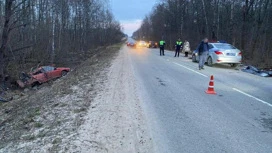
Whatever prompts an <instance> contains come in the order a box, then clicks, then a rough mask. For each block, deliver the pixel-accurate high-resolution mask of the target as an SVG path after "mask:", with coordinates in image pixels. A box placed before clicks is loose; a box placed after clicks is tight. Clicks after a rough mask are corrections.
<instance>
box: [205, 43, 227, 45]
mask: <svg viewBox="0 0 272 153" xmlns="http://www.w3.org/2000/svg"><path fill="white" fill-rule="evenodd" d="M209 44H212V45H219V44H226V45H231V44H228V43H209Z"/></svg>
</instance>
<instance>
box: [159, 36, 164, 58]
mask: <svg viewBox="0 0 272 153" xmlns="http://www.w3.org/2000/svg"><path fill="white" fill-rule="evenodd" d="M164 46H165V41H164V40H161V41H160V56H164Z"/></svg>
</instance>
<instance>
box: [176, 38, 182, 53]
mask: <svg viewBox="0 0 272 153" xmlns="http://www.w3.org/2000/svg"><path fill="white" fill-rule="evenodd" d="M181 48H182V41H181V40H180V39H178V40H177V42H176V53H175V57H177V56H178V57H179V53H180V50H181Z"/></svg>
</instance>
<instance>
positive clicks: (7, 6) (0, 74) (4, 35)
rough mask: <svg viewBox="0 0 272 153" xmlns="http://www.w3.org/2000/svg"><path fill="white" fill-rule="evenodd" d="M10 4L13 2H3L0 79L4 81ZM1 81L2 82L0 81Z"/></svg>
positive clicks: (9, 0)
mask: <svg viewBox="0 0 272 153" xmlns="http://www.w3.org/2000/svg"><path fill="white" fill-rule="evenodd" d="M12 3H13V0H6V1H5V22H4V28H3V31H2V44H1V47H0V79H4V70H5V65H6V63H5V58H4V55H5V50H6V48H7V45H8V40H9V23H10V18H11V14H12V10H11V7H12ZM1 81H2V80H1Z"/></svg>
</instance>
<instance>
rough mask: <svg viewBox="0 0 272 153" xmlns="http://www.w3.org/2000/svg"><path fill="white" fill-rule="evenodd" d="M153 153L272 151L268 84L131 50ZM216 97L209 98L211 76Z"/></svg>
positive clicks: (231, 71) (269, 81) (240, 74)
mask: <svg viewBox="0 0 272 153" xmlns="http://www.w3.org/2000/svg"><path fill="white" fill-rule="evenodd" d="M122 51H124V52H128V54H129V56H128V58H130V60H129V61H130V62H131V64H132V70H133V73H134V77H135V78H136V81H137V84H138V90H139V91H140V92H139V93H140V94H141V95H140V97H141V100H142V105H143V109H144V113H145V116H146V118H147V122H148V127H149V131H150V133H151V136H152V139H153V144H154V148H155V151H154V152H156V153H181V152H190V153H193V152H197V153H201V152H207V153H210V152H216V153H219V152H230V153H233V152H235V153H238V152H247V153H248V152H252V153H253V152H254V153H255V152H263V153H268V152H271V150H272V79H271V78H262V77H259V76H255V75H251V74H247V73H244V72H241V71H238V70H234V69H233V68H230V67H228V66H224V65H223V66H222V65H220V66H214V67H205V70H201V71H199V70H198V69H197V68H198V66H197V63H193V62H191V60H190V59H188V58H185V57H179V58H174V57H173V56H174V52H170V51H166V53H165V56H159V50H158V49H148V48H136V49H133V48H129V47H126V46H125V47H124V48H123V50H122ZM211 75H214V78H215V81H214V82H215V91H216V92H217V95H208V94H206V93H205V92H204V91H205V90H207V88H208V84H209V79H210V76H211Z"/></svg>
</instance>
